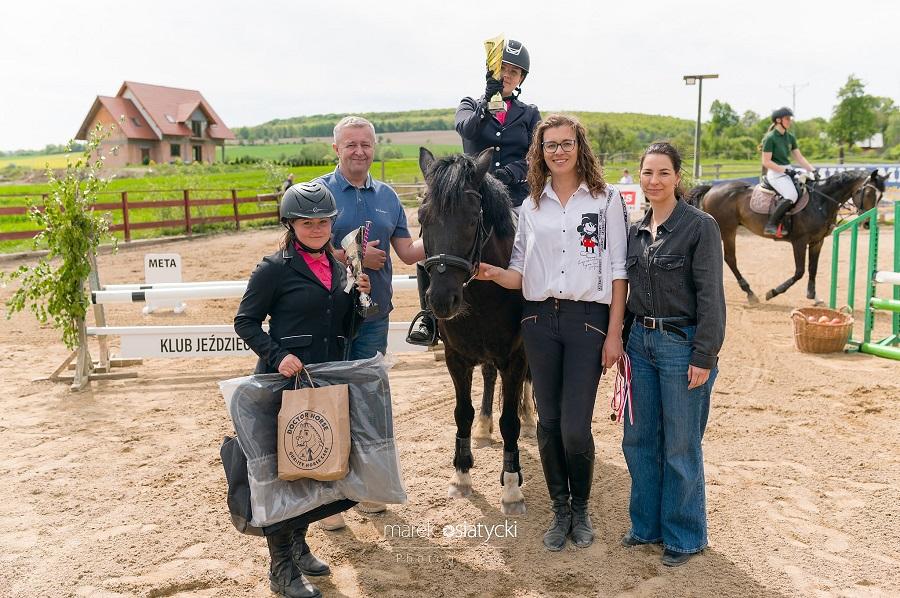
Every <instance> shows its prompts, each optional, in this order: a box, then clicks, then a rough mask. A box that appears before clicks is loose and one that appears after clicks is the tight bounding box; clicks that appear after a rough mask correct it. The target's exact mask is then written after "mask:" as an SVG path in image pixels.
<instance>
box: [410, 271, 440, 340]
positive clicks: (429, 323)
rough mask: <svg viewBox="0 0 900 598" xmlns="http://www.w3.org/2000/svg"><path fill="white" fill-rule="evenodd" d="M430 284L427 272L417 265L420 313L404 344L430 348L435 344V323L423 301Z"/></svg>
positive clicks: (412, 324) (413, 322) (411, 325)
mask: <svg viewBox="0 0 900 598" xmlns="http://www.w3.org/2000/svg"><path fill="white" fill-rule="evenodd" d="M430 282H431V277H430V276H428V272H427V271H426V270H425V268H423V267H422V264H417V265H416V283H417V284H418V288H419V306H420V307H421V308H422V311H420V312H419V313H417V314H416V316H415V317H414V318H413V321H412V323H411V324H410V327H409V333H408V334H407V335H406V342H408V343H409V344H411V345H421V346H423V347H431V346H434V345H436V344H437V322H436V321H435V319H434V314H432V313H431V310H430V309H428V304H427V303H426V301H425V292H426V291H428V285H429V283H430Z"/></svg>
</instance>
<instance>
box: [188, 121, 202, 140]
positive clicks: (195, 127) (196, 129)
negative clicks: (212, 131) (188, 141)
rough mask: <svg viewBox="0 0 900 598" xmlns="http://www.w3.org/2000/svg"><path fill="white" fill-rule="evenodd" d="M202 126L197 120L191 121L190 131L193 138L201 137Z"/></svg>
mask: <svg viewBox="0 0 900 598" xmlns="http://www.w3.org/2000/svg"><path fill="white" fill-rule="evenodd" d="M202 126H203V123H202V122H200V121H199V120H192V121H191V131H192V132H193V134H194V137H200V136H201V135H203V130H202V129H201V127H202Z"/></svg>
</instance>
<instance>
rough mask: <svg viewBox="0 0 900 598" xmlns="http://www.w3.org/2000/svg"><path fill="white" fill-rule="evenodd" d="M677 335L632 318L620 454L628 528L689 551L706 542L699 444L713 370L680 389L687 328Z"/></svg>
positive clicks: (688, 346) (690, 332)
mask: <svg viewBox="0 0 900 598" xmlns="http://www.w3.org/2000/svg"><path fill="white" fill-rule="evenodd" d="M679 328H681V330H683V331H684V333H685V334H686V335H687V338H682V337H681V336H679V335H677V334H676V333H674V332H670V331H667V330H660V329H657V330H650V329H648V328H644V327H643V326H642V325H641V324H640V322H639V321H635V323H634V326H632V328H631V333H630V334H629V337H628V343H627V349H626V352H627V353H628V357H629V358H630V359H631V368H632V369H631V373H632V398H633V402H634V403H633V410H634V425H631V424H629V423H628V420H627V419H626V421H625V433H624V436H623V438H622V452H623V453H624V454H625V462H626V463H627V464H628V471H629V473H630V474H631V502H630V506H629V514H630V515H631V534H632V535H633V536H634V537H635V538H636V539H637V540H641V541H643V542H648V543H651V542H652V543H656V542H662V543H663V545H664V546H665V547H666V548H668V549H669V550H672V551H675V552H684V553H693V552H699V551H700V550H703V549H704V548H705V547H706V545H707V536H706V482H705V479H704V476H703V450H702V448H701V442H702V440H703V432H704V430H705V429H706V420H707V418H708V417H709V397H710V393H711V392H712V387H713V383H714V382H715V379H716V374H717V373H718V369H717V368H714V369H713V370H712V372H710V376H709V380H708V381H707V382H706V384H704V385H703V386H700V387H698V388H695V389H693V390H688V376H687V372H688V365H689V364H690V358H691V351H692V341H693V338H694V333H695V331H696V327H695V326H683V327H679Z"/></svg>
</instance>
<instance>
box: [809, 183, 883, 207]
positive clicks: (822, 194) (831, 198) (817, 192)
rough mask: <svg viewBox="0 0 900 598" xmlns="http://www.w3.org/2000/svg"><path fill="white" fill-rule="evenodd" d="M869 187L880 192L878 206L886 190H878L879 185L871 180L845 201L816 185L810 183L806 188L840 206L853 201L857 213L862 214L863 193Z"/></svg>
mask: <svg viewBox="0 0 900 598" xmlns="http://www.w3.org/2000/svg"><path fill="white" fill-rule="evenodd" d="M868 188H871V189H874V190H875V191H876V192H877V193H878V196H877V198H876V199H875V205H876V206H877V205H878V202H880V201H881V198H882V197H883V196H884V192H883V191H879V190H878V187H876V186H875V185H873V184H872V182H871V181H866V183H865V184H864V185H863V186H862V187H860V188H859V189H857V190H856V191H855V192H853V193H852V194H851V195H850V197H848V198H847V199H845V200H844V201H838V200H836V199H835V198H833V197H831V196H830V195H828V194H827V193H825V192H824V191H819V190H818V189H816V188H815V187H810V186H809V185H806V189H807V190H808V191H809V192H810V193H815V194H817V195H821V196H822V197H824V198H825V199H827V200H828V201H830V202H831V203H833V204H835V205H836V206H837V207H838V208H840V207H841V206H843V205H844V204H846V203H847V202H848V201H852V202H853V206H854V207H855V208H856V213H857V214H862V213H863V193H864V192H865V190H866V189H868ZM857 196H858V197H859V203H856V200H855V198H856V197H857Z"/></svg>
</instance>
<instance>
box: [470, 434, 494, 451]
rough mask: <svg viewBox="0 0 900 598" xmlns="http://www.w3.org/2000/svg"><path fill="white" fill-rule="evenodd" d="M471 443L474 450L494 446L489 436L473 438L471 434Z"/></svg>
mask: <svg viewBox="0 0 900 598" xmlns="http://www.w3.org/2000/svg"><path fill="white" fill-rule="evenodd" d="M472 443H473V444H474V445H475V448H487V447H489V446H491V445H492V444H494V440H493V438H491V437H490V436H475V435H474V434H473V435H472Z"/></svg>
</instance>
